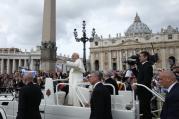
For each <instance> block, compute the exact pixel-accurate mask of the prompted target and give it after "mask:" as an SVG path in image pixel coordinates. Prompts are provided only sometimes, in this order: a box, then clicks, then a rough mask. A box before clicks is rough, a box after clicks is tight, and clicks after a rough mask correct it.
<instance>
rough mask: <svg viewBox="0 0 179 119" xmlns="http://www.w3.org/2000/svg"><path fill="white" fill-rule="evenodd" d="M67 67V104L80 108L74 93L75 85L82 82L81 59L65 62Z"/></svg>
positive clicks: (83, 70)
mask: <svg viewBox="0 0 179 119" xmlns="http://www.w3.org/2000/svg"><path fill="white" fill-rule="evenodd" d="M67 65H68V66H70V67H71V70H70V73H69V93H68V104H69V105H74V106H80V103H79V100H78V97H77V95H76V93H75V91H76V86H77V84H78V83H81V82H82V81H83V73H84V72H85V68H84V65H83V62H82V61H81V59H77V60H76V61H75V62H69V61H67Z"/></svg>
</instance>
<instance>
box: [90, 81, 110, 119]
mask: <svg viewBox="0 0 179 119" xmlns="http://www.w3.org/2000/svg"><path fill="white" fill-rule="evenodd" d="M90 104H91V115H90V119H112V114H111V96H110V94H109V91H108V90H107V89H106V87H105V86H104V85H103V84H102V83H99V84H97V85H96V87H95V88H94V90H93V92H92V95H91V100H90Z"/></svg>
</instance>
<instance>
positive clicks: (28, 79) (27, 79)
mask: <svg viewBox="0 0 179 119" xmlns="http://www.w3.org/2000/svg"><path fill="white" fill-rule="evenodd" d="M23 79H24V80H23V81H24V83H25V84H28V83H29V82H33V74H32V72H28V73H27V74H26V75H24V77H23Z"/></svg>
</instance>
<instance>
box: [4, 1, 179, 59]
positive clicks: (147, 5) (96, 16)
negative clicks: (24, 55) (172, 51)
mask: <svg viewBox="0 0 179 119" xmlns="http://www.w3.org/2000/svg"><path fill="white" fill-rule="evenodd" d="M43 5H44V0H1V2H0V7H1V11H0V42H2V43H3V44H1V45H0V47H17V48H21V49H31V48H34V47H35V46H37V45H40V43H41V40H42V21H43ZM178 6H179V1H177V0H167V1H164V0H157V1H156V0H150V1H146V0H88V1H85V0H56V14H57V18H56V22H57V23H56V29H57V30H56V40H57V47H58V50H57V51H58V54H60V53H62V54H66V55H71V54H72V52H73V51H77V52H80V55H81V56H82V55H83V45H82V43H78V42H76V41H75V39H74V36H73V30H74V28H77V30H78V34H79V37H80V36H81V35H82V32H81V30H82V21H83V20H86V31H87V35H88V37H90V35H91V30H92V28H93V27H94V28H95V29H96V32H97V34H98V35H103V37H108V35H109V34H111V35H112V37H115V36H116V33H122V34H124V32H125V31H126V30H127V28H128V27H129V26H130V25H131V24H132V23H133V20H134V17H135V14H136V12H137V13H138V14H139V16H140V18H141V20H142V22H143V23H145V24H147V25H148V26H149V28H150V29H152V31H153V32H159V31H160V29H161V28H162V27H167V26H168V25H172V26H174V27H178V26H179V23H178V21H179V16H178V15H177V14H178V13H179V7H178ZM88 48H89V43H87V55H89V49H88Z"/></svg>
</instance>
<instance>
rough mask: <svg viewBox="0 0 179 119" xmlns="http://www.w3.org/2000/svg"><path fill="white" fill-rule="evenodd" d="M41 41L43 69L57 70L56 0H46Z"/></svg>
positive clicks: (48, 70) (47, 70)
mask: <svg viewBox="0 0 179 119" xmlns="http://www.w3.org/2000/svg"><path fill="white" fill-rule="evenodd" d="M42 27H43V29H42V42H41V70H42V71H45V72H53V71H55V65H56V50H57V47H56V0H44V13H43V26H42Z"/></svg>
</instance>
